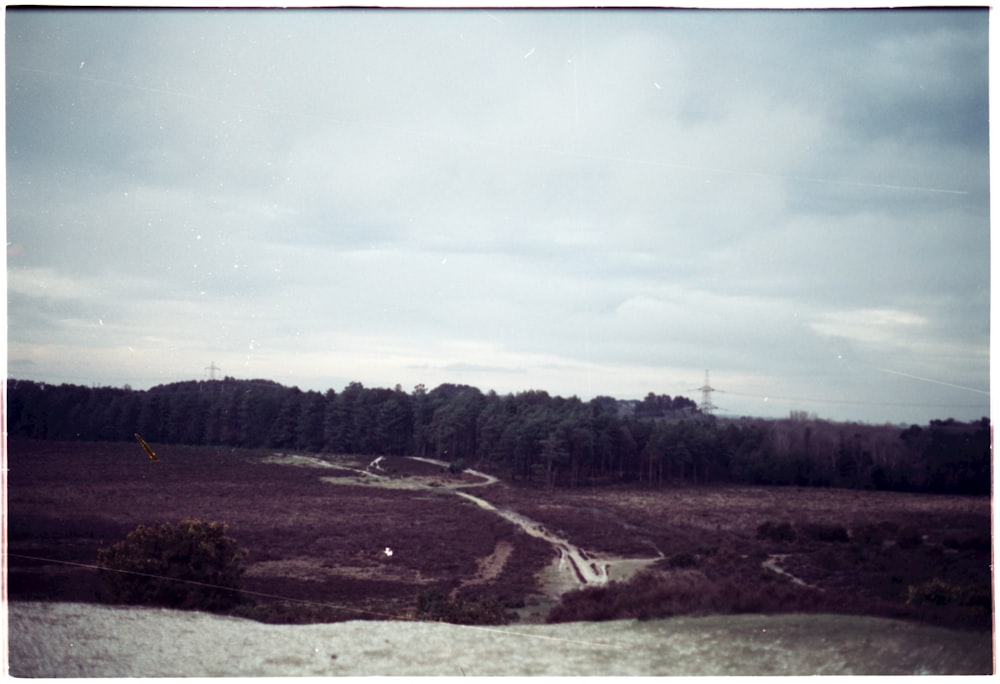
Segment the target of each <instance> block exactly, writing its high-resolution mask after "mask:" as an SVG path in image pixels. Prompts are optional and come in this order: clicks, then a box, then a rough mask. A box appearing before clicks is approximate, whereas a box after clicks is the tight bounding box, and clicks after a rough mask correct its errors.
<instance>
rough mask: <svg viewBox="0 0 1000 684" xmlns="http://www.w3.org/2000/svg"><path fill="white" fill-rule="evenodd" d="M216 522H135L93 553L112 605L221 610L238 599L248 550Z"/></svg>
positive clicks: (223, 526) (222, 524) (222, 525)
mask: <svg viewBox="0 0 1000 684" xmlns="http://www.w3.org/2000/svg"><path fill="white" fill-rule="evenodd" d="M225 531H226V525H225V523H220V522H205V521H202V520H182V521H181V522H179V523H177V524H173V523H160V524H159V525H152V526H145V525H139V527H137V528H135V529H134V530H132V531H131V532H129V533H128V536H126V537H125V539H124V540H122V541H120V542H118V543H116V544H114V545H112V546H110V547H108V548H102V549H99V550H98V552H97V564H98V565H99V566H100V567H101V571H100V575H101V582H102V587H103V589H104V591H105V592H106V594H107V596H108V598H110V600H111V601H112V602H115V603H131V604H150V605H158V606H167V607H172V608H189V609H204V610H224V609H227V608H230V607H231V606H233V605H234V604H235V603H236V602H237V600H238V598H239V595H238V591H237V590H238V589H239V587H240V580H241V578H242V576H243V572H244V570H245V568H244V566H243V559H244V557H245V556H246V553H247V551H246V549H240V548H239V547H238V546H237V544H236V540H235V539H233V538H231V537H227V536H226V535H225Z"/></svg>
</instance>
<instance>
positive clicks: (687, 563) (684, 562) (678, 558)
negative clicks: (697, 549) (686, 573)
mask: <svg viewBox="0 0 1000 684" xmlns="http://www.w3.org/2000/svg"><path fill="white" fill-rule="evenodd" d="M697 564H698V559H697V558H695V557H694V555H693V554H690V553H675V554H674V555H672V556H671V557H670V559H669V560H668V561H667V565H668V566H670V567H671V568H690V567H694V566H695V565H697Z"/></svg>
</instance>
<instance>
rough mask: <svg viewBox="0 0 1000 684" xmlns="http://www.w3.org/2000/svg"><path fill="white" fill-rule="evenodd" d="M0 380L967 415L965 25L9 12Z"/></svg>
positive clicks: (975, 301)
mask: <svg viewBox="0 0 1000 684" xmlns="http://www.w3.org/2000/svg"><path fill="white" fill-rule="evenodd" d="M6 40H7V43H6V50H7V66H6V70H7V174H8V175H7V212H8V226H7V265H8V273H7V277H8V283H7V285H8V317H9V318H8V320H9V332H8V375H9V376H10V377H16V378H27V379H35V380H44V381H48V382H71V383H78V384H88V385H89V384H99V385H115V386H121V385H123V384H125V383H128V384H131V385H132V386H133V387H135V388H146V387H150V386H152V385H156V384H161V383H166V382H173V381H177V380H186V379H204V378H208V377H209V374H210V371H209V370H207V367H208V366H209V365H210V364H212V363H213V362H214V364H215V365H216V366H217V367H218V368H219V369H221V370H220V371H218V373H217V375H218V376H219V377H221V376H222V375H230V376H234V377H238V378H268V379H272V380H275V381H278V382H281V383H283V384H287V385H298V386H299V387H301V388H302V389H318V390H326V389H329V388H333V389H335V390H338V391H339V390H340V389H342V388H343V387H344V386H345V385H346V384H347V383H348V382H351V381H360V382H362V383H363V384H364V385H366V386H382V387H391V386H394V385H396V384H397V383H399V384H401V385H402V386H403V387H404V388H405V389H407V390H408V391H409V390H411V389H412V387H413V386H414V385H416V384H417V383H423V384H425V385H426V386H427V387H428V388H432V387H434V386H436V385H438V384H440V383H442V382H455V383H465V384H470V385H475V386H477V387H479V388H480V389H482V390H483V391H488V390H490V389H494V390H496V391H497V392H499V393H501V394H504V393H507V392H517V391H521V390H525V389H543V390H546V391H548V392H549V393H550V394H554V395H555V394H558V395H563V396H569V395H574V394H575V395H577V396H579V397H581V398H583V399H589V398H591V397H593V396H596V395H612V396H617V397H619V398H641V397H642V396H645V394H646V393H647V392H650V391H653V392H656V393H658V394H670V395H676V394H683V395H686V396H689V397H691V398H693V399H695V400H700V399H701V395H700V393H699V392H698V391H697V390H696V389H695V388H698V387H699V386H701V385H702V384H703V383H704V379H705V376H704V374H705V370H706V369H710V371H711V384H712V386H713V387H715V388H718V389H719V390H724V392H723V391H719V392H716V393H714V394H713V395H712V399H713V401H714V402H715V404H717V405H718V406H720V407H722V412H724V413H735V414H747V415H762V416H786V415H787V414H788V411H789V410H790V409H798V410H805V411H809V412H815V413H817V414H818V415H819V416H821V417H828V418H834V419H851V420H863V421H867V422H883V421H892V422H925V421H927V420H929V419H931V418H946V417H949V416H953V417H956V418H960V419H970V418H979V417H981V416H984V415H988V413H989V396H988V391H989V314H990V308H989V305H990V252H989V249H990V242H989V236H990V234H989V157H988V60H987V50H988V17H987V10H985V9H980V10H973V11H936V12H930V11H899V10H894V11H836V12H833V11H818V12H739V13H731V12H707V11H666V10H646V11H606V10H589V11H582V10H571V11H551V10H550V11H531V10H490V11H484V10H445V11H387V10H336V11H316V10H299V11H292V10H288V11H237V10H213V11H203V10H186V11H179V10H174V11H153V10H142V11H136V10H128V11H124V10H123V11H107V10H106V11H94V10H90V11H77V10H61V11H21V10H8V11H7V32H6Z"/></svg>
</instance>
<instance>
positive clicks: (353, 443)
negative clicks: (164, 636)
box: [8, 378, 991, 494]
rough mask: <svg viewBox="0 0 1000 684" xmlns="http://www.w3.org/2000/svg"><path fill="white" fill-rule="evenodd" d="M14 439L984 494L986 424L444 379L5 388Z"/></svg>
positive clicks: (509, 470) (601, 477) (609, 478)
mask: <svg viewBox="0 0 1000 684" xmlns="http://www.w3.org/2000/svg"><path fill="white" fill-rule="evenodd" d="M8 405H9V409H8V430H9V434H10V435H12V436H20V437H31V438H37V439H50V440H82V441H119V440H125V441H130V440H132V435H133V433H135V432H138V433H140V434H141V435H142V436H143V437H144V438H145V439H146V440H147V441H149V442H151V443H154V444H155V443H160V444H183V445H207V446H226V447H241V448H251V449H253V448H272V449H283V450H296V451H302V452H313V453H350V454H362V455H365V454H367V455H382V454H385V455H407V454H408V455H420V456H434V457H437V458H441V459H444V460H447V461H449V462H452V463H454V464H455V470H456V471H458V470H461V468H463V467H465V466H466V465H472V466H475V467H477V468H480V469H486V470H490V471H492V472H494V473H496V474H499V475H501V476H503V477H504V478H506V479H508V480H510V481H526V482H541V483H544V484H546V485H547V486H549V487H555V486H567V487H571V488H572V487H580V486H588V487H590V486H596V485H608V484H620V483H642V484H644V485H646V486H666V485H672V484H677V483H685V484H706V483H734V484H757V485H796V486H817V487H846V488H858V489H873V490H887V491H903V492H932V493H951V494H989V493H990V486H991V470H990V468H991V461H990V425H989V420H988V419H987V418H983V419H982V420H980V421H977V422H972V423H961V422H957V421H954V420H951V419H949V420H944V421H938V420H936V421H932V422H931V423H930V424H929V425H926V426H917V425H913V426H910V427H909V428H907V429H901V428H899V427H894V426H891V425H863V424H856V423H833V422H830V421H823V420H816V419H809V418H808V417H807V416H805V415H804V414H803V413H802V412H793V414H792V416H791V418H789V419H787V420H763V419H743V420H722V419H716V418H714V417H713V416H709V415H703V414H702V413H700V412H699V411H698V409H697V407H696V405H695V403H694V402H693V401H691V400H690V399H688V398H686V397H673V398H671V397H669V396H666V395H655V394H653V393H650V394H648V395H647V396H646V397H645V398H644V399H643V400H641V401H632V400H630V401H623V400H617V399H614V398H611V397H598V398H596V399H593V400H591V401H588V402H584V401H581V400H580V399H578V398H576V397H570V398H568V399H567V398H563V397H553V396H550V395H549V394H548V393H546V392H544V391H527V392H521V393H519V394H508V395H505V396H500V395H497V394H496V393H494V392H490V393H488V394H483V393H482V392H481V391H480V390H478V389H476V388H474V387H469V386H464V385H451V384H445V385H440V386H439V387H437V388H435V389H433V390H430V391H427V390H426V389H425V388H424V387H423V386H422V385H418V386H417V387H416V388H415V389H414V390H413V392H411V393H407V392H404V391H403V390H402V388H400V387H399V386H398V385H397V386H396V387H395V388H394V389H383V388H366V387H364V386H362V385H361V384H360V383H351V384H350V385H348V386H347V387H345V388H344V389H343V390H342V391H341V392H335V391H334V390H332V389H331V390H328V391H327V392H325V393H320V392H314V391H307V392H303V391H301V390H299V389H298V388H296V387H291V388H289V387H284V386H282V385H279V384H277V383H274V382H271V381H267V380H236V379H233V378H226V379H224V380H218V381H214V380H213V381H201V382H198V381H190V382H179V383H173V384H169V385H161V386H158V387H154V388H152V389H149V390H143V391H136V390H130V389H127V388H112V387H99V388H91V387H81V386H75V385H58V386H54V385H46V384H44V383H36V382H32V381H27V380H11V381H9V382H8Z"/></svg>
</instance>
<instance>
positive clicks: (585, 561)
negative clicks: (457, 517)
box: [267, 453, 662, 598]
mask: <svg viewBox="0 0 1000 684" xmlns="http://www.w3.org/2000/svg"><path fill="white" fill-rule="evenodd" d="M406 458H409V459H412V460H414V461H421V462H423V463H429V464H431V465H436V466H439V467H441V468H442V469H447V468H448V467H449V466H450V465H451V464H450V463H448V462H447V461H441V460H438V459H435V458H426V457H423V456H407V457H406ZM267 460H270V461H273V462H276V463H286V464H289V465H310V466H321V467H324V468H337V469H340V470H347V471H351V472H355V473H357V474H359V475H364V476H367V477H366V478H364V480H363V482H364V484H366V485H368V486H374V487H390V488H406V489H423V490H428V491H442V490H445V491H449V492H451V493H452V494H455V495H456V496H460V497H462V498H463V499H466V500H467V501H471V502H472V503H474V504H476V505H477V506H479V507H480V508H482V509H483V510H486V511H489V512H490V513H493V514H495V515H498V516H500V517H501V518H503V519H504V520H506V521H508V522H510V523H512V524H514V525H516V526H517V527H519V528H521V530H523V531H524V532H525V533H526V534H529V535H531V536H532V537H536V538H538V539H541V540H543V541H546V542H548V543H549V544H551V545H552V547H553V549H554V550H555V551H556V553H557V554H558V558H557V559H555V560H554V561H553V563H552V565H551V566H550V567H549V568H548V569H547V570H545V571H543V573H542V574H543V578H542V583H543V585H544V586H545V590H546V593H547V594H548V595H549V596H550V598H558V597H559V596H560V595H561V594H563V593H565V592H567V591H571V590H573V589H579V588H581V587H585V586H594V585H598V586H599V585H603V584H607V583H608V581H609V578H611V577H613V578H614V579H627V578H628V577H631V576H632V575H633V574H635V573H636V572H638V571H640V570H642V569H643V568H645V567H647V566H649V565H651V564H652V563H655V562H656V561H658V560H660V559H661V558H662V555H659V556H654V557H648V558H610V557H597V556H593V555H591V554H589V553H587V552H586V551H585V550H583V549H581V548H580V547H578V546H576V545H575V544H572V543H571V542H569V541H568V540H566V539H563V538H562V537H560V536H558V535H557V534H554V533H553V532H551V531H550V530H548V529H547V528H546V527H545V526H544V525H543V524H542V523H540V522H538V521H536V520H532V519H531V518H528V517H526V516H524V515H521V514H520V513H517V512H516V511H512V510H510V509H508V508H500V507H497V506H495V505H493V504H492V503H490V502H489V501H487V500H486V499H483V498H480V497H478V496H475V495H473V494H470V493H469V492H467V491H464V490H466V489H473V488H476V487H486V486H488V485H491V484H495V483H497V482H499V479H498V478H496V477H494V476H492V475H488V474H487V473H483V472H480V471H478V470H472V469H469V468H466V469H464V470H463V472H464V473H467V474H469V475H472V476H474V477H477V478H479V479H480V481H479V482H447V483H442V482H438V481H435V483H434V485H433V486H432V485H431V484H430V483H428V482H424V481H423V480H422V479H421V478H418V477H413V478H402V479H401V478H390V477H386V476H385V475H381V474H379V473H376V472H373V470H375V469H377V470H381V466H380V465H379V462H380V461H381V460H382V458H381V457H379V458H376V459H375V460H374V461H372V462H371V463H370V464H368V467H367V468H366V469H364V470H362V469H360V468H352V467H350V466H346V465H341V464H332V463H330V462H328V461H324V460H322V459H319V458H316V457H314V456H305V455H301V454H280V453H275V454H273V456H272V457H271V458H269V459H267ZM322 479H323V480H324V481H327V482H331V483H334V484H336V483H341V482H349V483H351V484H356V483H357V480H356V479H354V478H340V477H324V478H322ZM509 555H510V554H509V553H507V554H505V555H503V557H502V561H503V563H506V560H507V556H509ZM493 560H494V562H493V563H492V570H491V572H492V573H495V575H499V574H500V572H501V571H502V570H503V564H502V563H500V564H499V565H498V561H500V557H498V558H495V559H493Z"/></svg>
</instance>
